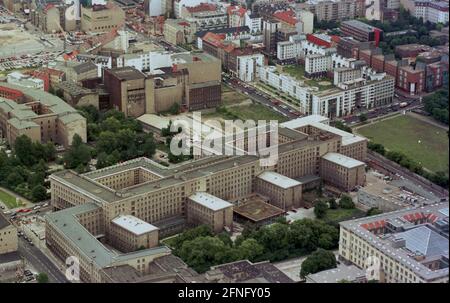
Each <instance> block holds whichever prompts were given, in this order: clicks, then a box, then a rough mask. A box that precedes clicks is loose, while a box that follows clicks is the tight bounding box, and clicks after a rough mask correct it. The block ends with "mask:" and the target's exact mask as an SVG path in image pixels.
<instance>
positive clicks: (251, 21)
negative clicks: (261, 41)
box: [244, 10, 262, 34]
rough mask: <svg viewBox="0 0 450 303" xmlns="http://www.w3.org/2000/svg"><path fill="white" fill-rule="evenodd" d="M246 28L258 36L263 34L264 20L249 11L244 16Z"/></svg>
mask: <svg viewBox="0 0 450 303" xmlns="http://www.w3.org/2000/svg"><path fill="white" fill-rule="evenodd" d="M244 19H245V22H244V24H245V26H248V28H249V29H250V32H251V33H252V34H258V33H261V32H262V18H261V17H258V16H256V15H252V12H251V11H249V10H248V11H247V12H246V13H245V15H244Z"/></svg>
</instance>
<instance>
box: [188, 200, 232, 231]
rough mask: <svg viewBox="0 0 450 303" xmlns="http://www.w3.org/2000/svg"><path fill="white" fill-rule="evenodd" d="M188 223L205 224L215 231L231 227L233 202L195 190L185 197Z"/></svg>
mask: <svg viewBox="0 0 450 303" xmlns="http://www.w3.org/2000/svg"><path fill="white" fill-rule="evenodd" d="M186 217H187V222H188V224H194V225H202V224H204V225H207V226H210V227H211V230H213V231H214V232H215V233H219V232H221V231H223V230H224V229H228V230H231V229H232V228H233V204H231V203H229V202H227V201H224V200H222V199H220V198H218V197H215V196H213V195H210V194H208V193H207V192H197V193H195V194H193V195H191V196H189V197H188V198H187V199H186Z"/></svg>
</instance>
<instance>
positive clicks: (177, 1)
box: [173, 0, 218, 19]
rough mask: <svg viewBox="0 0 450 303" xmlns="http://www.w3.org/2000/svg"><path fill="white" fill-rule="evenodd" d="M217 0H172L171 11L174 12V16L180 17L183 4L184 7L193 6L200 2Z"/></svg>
mask: <svg viewBox="0 0 450 303" xmlns="http://www.w3.org/2000/svg"><path fill="white" fill-rule="evenodd" d="M216 2H218V1H215V0H174V1H173V12H174V14H175V18H177V19H178V18H181V17H182V16H181V11H182V9H183V6H186V7H194V6H197V5H199V4H201V3H216Z"/></svg>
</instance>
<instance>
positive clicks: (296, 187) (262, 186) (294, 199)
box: [255, 171, 302, 211]
mask: <svg viewBox="0 0 450 303" xmlns="http://www.w3.org/2000/svg"><path fill="white" fill-rule="evenodd" d="M255 189H256V191H257V192H258V193H260V194H262V195H264V196H267V197H269V198H270V204H273V205H275V206H277V207H279V208H281V209H283V210H286V211H287V210H290V209H292V208H299V207H300V203H301V200H302V184H301V183H300V182H299V181H297V180H293V179H291V178H288V177H286V176H283V175H280V174H277V173H275V172H271V171H266V172H263V173H261V174H260V175H259V176H258V177H257V178H256V182H255Z"/></svg>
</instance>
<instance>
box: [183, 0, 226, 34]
mask: <svg viewBox="0 0 450 303" xmlns="http://www.w3.org/2000/svg"><path fill="white" fill-rule="evenodd" d="M181 17H182V18H183V19H186V20H187V21H189V22H191V23H194V24H195V26H196V27H197V30H199V31H204V30H214V29H220V28H226V27H228V15H227V12H226V10H225V9H223V8H222V7H220V6H218V5H216V4H211V3H200V4H199V5H197V6H193V7H188V6H185V7H183V8H182V10H181Z"/></svg>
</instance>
